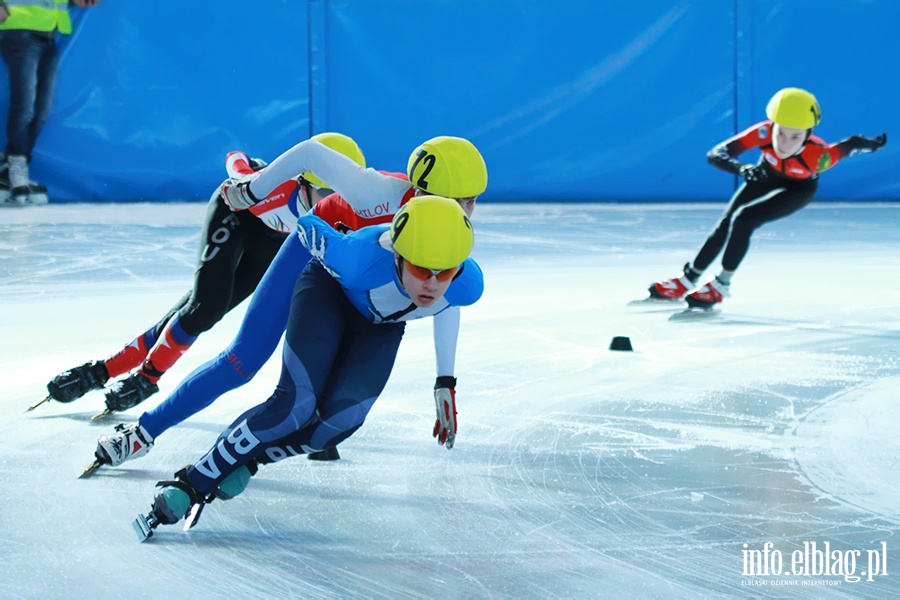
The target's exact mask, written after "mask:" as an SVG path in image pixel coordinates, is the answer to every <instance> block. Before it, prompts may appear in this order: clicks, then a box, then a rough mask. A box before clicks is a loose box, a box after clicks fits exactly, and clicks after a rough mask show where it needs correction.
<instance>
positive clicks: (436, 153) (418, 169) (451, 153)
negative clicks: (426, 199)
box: [406, 135, 487, 198]
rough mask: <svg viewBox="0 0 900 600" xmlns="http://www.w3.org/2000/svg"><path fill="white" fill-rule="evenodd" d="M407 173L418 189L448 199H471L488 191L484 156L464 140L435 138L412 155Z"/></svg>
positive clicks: (443, 136)
mask: <svg viewBox="0 0 900 600" xmlns="http://www.w3.org/2000/svg"><path fill="white" fill-rule="evenodd" d="M406 174H407V175H409V180H410V182H411V183H412V184H413V185H414V186H416V187H417V188H419V189H421V190H423V191H425V192H428V193H429V194H435V195H438V196H443V197H445V198H471V197H473V196H477V195H479V194H482V193H484V190H486V189H487V166H486V165H485V164H484V159H483V158H482V157H481V153H479V152H478V149H477V148H475V146H474V145H473V144H472V142H470V141H469V140H465V139H463V138H458V137H450V136H446V135H442V136H440V137H436V138H431V139H430V140H428V141H427V142H425V143H424V144H422V145H421V146H419V147H418V148H416V149H415V150H413V153H412V154H410V156H409V161H408V162H407V165H406Z"/></svg>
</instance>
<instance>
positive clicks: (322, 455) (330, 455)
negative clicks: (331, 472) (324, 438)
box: [306, 446, 341, 460]
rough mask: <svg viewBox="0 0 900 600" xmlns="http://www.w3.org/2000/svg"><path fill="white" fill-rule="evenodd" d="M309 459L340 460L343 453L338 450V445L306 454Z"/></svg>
mask: <svg viewBox="0 0 900 600" xmlns="http://www.w3.org/2000/svg"><path fill="white" fill-rule="evenodd" d="M306 458H307V459H309V460H340V459H341V453H340V452H338V449H337V446H335V447H334V448H326V449H325V450H317V451H316V452H310V453H309V454H307V455H306Z"/></svg>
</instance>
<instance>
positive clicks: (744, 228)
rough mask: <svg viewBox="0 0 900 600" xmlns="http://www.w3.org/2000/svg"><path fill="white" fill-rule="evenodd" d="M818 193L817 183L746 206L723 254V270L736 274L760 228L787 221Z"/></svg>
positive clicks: (776, 192)
mask: <svg viewBox="0 0 900 600" xmlns="http://www.w3.org/2000/svg"><path fill="white" fill-rule="evenodd" d="M814 194H815V184H813V185H809V184H799V185H796V186H793V187H791V188H789V189H784V188H780V189H776V190H773V191H772V192H771V193H769V194H766V195H763V196H761V197H760V198H758V199H756V200H755V201H753V202H750V203H748V204H746V205H745V206H742V207H741V208H740V210H738V211H737V212H736V214H735V216H734V218H733V220H732V225H731V235H730V236H729V237H728V244H727V245H726V246H725V253H724V254H723V255H722V268H723V269H724V270H725V271H730V272H734V271H736V270H737V268H738V267H739V266H740V264H741V262H742V261H743V260H744V257H745V256H746V255H747V251H748V250H749V248H750V238H751V237H752V236H753V232H754V231H756V230H757V229H758V228H759V227H761V226H763V225H765V224H766V223H771V222H772V221H777V220H778V219H783V218H784V217H787V216H789V215H792V214H793V213H795V212H797V211H798V210H800V209H802V208H803V207H805V206H807V205H808V204H809V203H810V202H811V201H812V199H813V195H814Z"/></svg>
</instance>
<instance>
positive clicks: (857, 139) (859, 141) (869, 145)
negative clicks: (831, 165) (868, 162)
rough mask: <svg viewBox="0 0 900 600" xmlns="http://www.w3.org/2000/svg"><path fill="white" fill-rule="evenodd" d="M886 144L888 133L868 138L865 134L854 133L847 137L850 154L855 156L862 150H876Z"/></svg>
mask: <svg viewBox="0 0 900 600" xmlns="http://www.w3.org/2000/svg"><path fill="white" fill-rule="evenodd" d="M885 144H887V134H886V133H882V134H881V135H879V136H878V137H874V138H867V137H866V136H864V135H852V136H850V137H849V138H847V145H848V146H849V147H850V153H849V154H848V156H853V155H854V154H858V153H860V152H875V151H876V150H878V149H879V148H881V147H882V146H884V145H885Z"/></svg>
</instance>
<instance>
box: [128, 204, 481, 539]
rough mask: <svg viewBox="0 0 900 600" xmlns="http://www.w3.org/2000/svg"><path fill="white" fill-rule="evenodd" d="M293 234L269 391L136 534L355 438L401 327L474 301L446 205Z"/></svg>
mask: <svg viewBox="0 0 900 600" xmlns="http://www.w3.org/2000/svg"><path fill="white" fill-rule="evenodd" d="M297 235H298V236H299V238H300V240H301V242H302V244H303V246H304V247H305V248H306V249H307V250H308V251H309V252H310V254H311V255H312V256H313V258H314V260H313V261H311V262H310V263H309V265H307V267H306V268H305V269H304V271H303V273H302V274H301V275H300V278H299V279H298V280H297V283H296V285H295V287H294V293H293V297H292V300H291V308H290V316H289V318H288V325H287V332H286V336H285V343H284V348H283V356H282V372H281V378H280V380H279V382H278V386H277V387H276V389H275V392H274V393H273V394H272V395H271V396H270V397H269V399H268V400H267V401H266V402H264V403H262V404H259V405H257V406H255V407H253V408H251V409H250V410H248V411H246V412H245V413H243V414H242V415H240V416H239V417H238V418H237V419H236V420H235V421H234V422H233V423H232V425H231V426H229V427H228V428H227V429H226V430H225V431H224V432H223V433H222V434H221V435H220V436H219V439H218V441H217V442H216V443H215V444H214V445H213V447H212V448H211V449H210V450H209V451H208V452H207V453H206V454H204V455H203V456H202V457H201V458H200V459H199V460H198V461H197V462H196V463H194V464H193V465H190V466H188V467H185V468H184V469H182V470H180V471H178V472H177V473H176V474H175V477H174V479H172V480H171V481H162V482H159V483H158V484H157V485H158V487H161V488H162V489H161V491H160V492H159V493H158V494H157V495H156V498H155V499H154V501H153V505H152V508H151V511H150V513H149V514H148V515H147V516H140V517H138V519H137V520H136V521H135V529H136V531H137V532H138V534H139V535H140V536H141V537H142V538H146V537H148V536H149V535H151V534H152V529H153V528H155V527H157V526H158V525H160V524H163V525H171V524H175V523H177V522H178V521H180V520H181V519H182V518H185V517H188V516H189V520H188V526H190V525H193V523H195V522H196V520H197V518H199V514H200V511H201V509H202V508H203V506H204V505H205V504H207V503H209V502H210V501H212V500H213V499H215V498H219V499H222V500H227V499H231V498H234V497H235V496H236V495H237V494H239V493H241V492H242V491H243V490H244V489H245V488H246V486H247V484H248V483H249V481H250V478H251V476H252V475H254V474H255V473H256V470H257V466H258V465H260V464H267V463H271V462H276V461H277V460H280V459H281V458H284V457H289V456H295V455H301V454H305V453H308V452H312V451H321V450H324V449H327V448H331V447H334V446H336V445H337V444H339V443H340V442H342V441H343V440H345V439H346V438H348V437H349V436H351V435H352V434H353V433H354V432H355V431H356V430H357V429H358V428H359V427H360V426H361V425H362V424H363V421H364V420H365V417H366V415H367V414H368V412H369V410H370V409H371V408H372V405H373V404H374V403H375V401H376V400H377V399H378V397H379V395H380V394H381V392H382V390H383V389H384V387H385V385H386V384H387V381H388V378H389V376H390V374H391V371H392V369H393V366H394V360H395V358H396V355H397V350H398V348H399V345H400V340H401V339H402V337H403V331H404V327H405V322H406V321H409V320H413V319H420V318H425V317H433V316H435V315H437V314H439V313H441V312H442V311H444V310H447V309H449V308H451V307H454V306H467V305H470V304H474V303H475V302H476V301H477V300H478V299H479V298H480V297H481V294H482V291H483V289H484V280H483V277H482V273H481V269H480V268H479V266H478V264H477V263H476V262H475V261H474V260H473V259H471V258H469V254H470V253H471V251H472V246H473V244H474V232H473V229H472V223H471V221H470V220H469V218H468V216H467V215H466V213H465V212H464V211H463V209H462V208H461V207H460V206H459V204H457V202H455V201H453V200H449V199H446V198H441V197H437V196H418V197H415V198H412V199H411V200H410V201H409V202H408V203H407V204H405V205H404V206H403V207H402V208H401V209H400V210H399V211H398V212H397V214H396V215H395V216H394V218H393V220H392V222H391V225H390V226H387V225H376V226H371V227H365V228H363V229H361V230H359V231H356V232H353V233H351V234H349V235H346V236H345V235H342V234H340V233H338V232H336V231H335V230H334V229H333V228H332V227H330V226H329V225H328V224H327V223H325V222H324V221H322V220H321V219H320V218H318V217H316V216H315V215H312V214H310V215H307V216H305V217H301V218H300V219H299V221H298V224H297ZM453 387H455V386H446V388H445V389H453ZM435 408H436V413H437V414H436V420H435V425H434V430H433V432H432V433H433V435H434V437H436V438H437V439H438V442H439V443H441V444H443V445H445V446H446V447H447V448H452V447H453V444H454V441H455V438H456V431H457V426H456V403H455V395H454V394H453V393H447V394H435Z"/></svg>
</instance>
